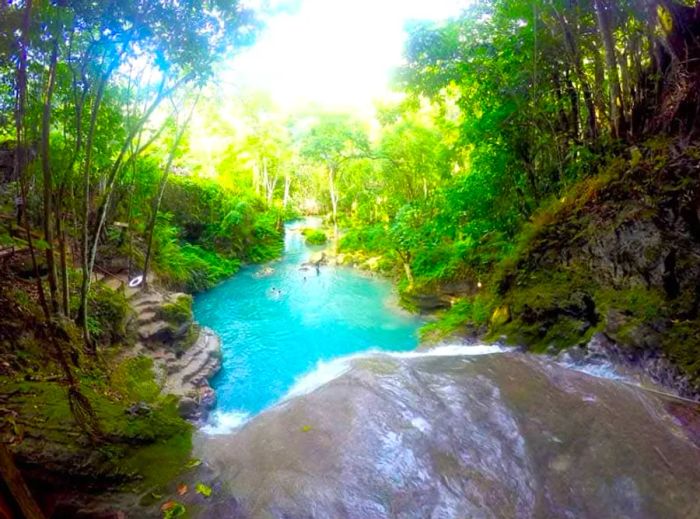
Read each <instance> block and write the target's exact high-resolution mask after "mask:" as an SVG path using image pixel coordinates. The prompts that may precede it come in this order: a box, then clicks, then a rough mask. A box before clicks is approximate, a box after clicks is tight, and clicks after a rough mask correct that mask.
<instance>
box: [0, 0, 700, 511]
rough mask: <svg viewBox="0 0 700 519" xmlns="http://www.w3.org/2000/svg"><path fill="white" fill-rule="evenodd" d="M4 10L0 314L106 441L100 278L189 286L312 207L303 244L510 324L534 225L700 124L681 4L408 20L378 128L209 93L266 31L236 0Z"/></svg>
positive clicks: (540, 4)
mask: <svg viewBox="0 0 700 519" xmlns="http://www.w3.org/2000/svg"><path fill="white" fill-rule="evenodd" d="M0 25H1V26H2V28H3V30H2V31H1V32H0V116H1V117H0V141H1V142H0V204H2V211H1V213H2V214H1V216H2V221H1V223H2V225H0V254H2V258H0V259H2V260H3V262H4V264H3V274H2V275H3V281H2V286H1V287H0V291H2V298H3V300H4V301H5V302H6V304H7V305H8V307H11V308H12V309H13V310H12V311H11V312H9V313H8V314H7V316H6V318H7V319H14V320H15V321H21V320H22V319H24V320H25V321H26V322H30V323H31V325H32V326H33V327H35V328H36V329H37V330H40V331H38V332H37V338H35V342H36V341H39V342H41V344H43V345H44V346H45V348H43V349H42V351H41V353H40V354H39V353H37V355H41V356H42V358H44V357H43V356H46V355H47V356H48V360H47V363H46V364H44V366H43V367H42V369H41V370H38V371H42V373H43V374H42V375H41V376H43V377H44V378H46V377H48V376H49V375H50V376H51V377H57V378H58V379H59V380H60V382H61V384H63V385H64V386H65V387H66V388H67V394H68V400H67V401H68V402H69V403H70V405H69V409H67V410H68V411H69V412H70V413H72V414H73V415H74V416H76V417H77V419H78V421H79V422H80V423H82V424H83V426H84V430H85V431H86V434H88V435H89V436H90V437H92V438H93V439H94V440H95V441H106V440H108V439H109V435H108V434H106V432H107V431H106V430H105V426H104V424H102V425H101V424H100V420H99V419H98V415H100V410H99V409H97V410H96V408H99V407H100V406H103V404H104V405H111V404H106V403H104V402H102V400H103V399H104V398H106V397H105V396H104V394H102V395H101V396H100V395H99V394H98V393H96V389H95V388H96V387H97V386H96V385H95V384H94V383H93V382H94V378H95V377H97V378H99V377H100V376H102V374H103V373H104V368H103V367H101V366H102V364H101V362H102V361H101V360H100V359H101V358H103V355H104V354H105V351H107V350H109V348H113V347H115V343H117V342H119V343H121V345H122V347H128V339H127V338H125V336H124V334H120V333H118V330H117V331H114V330H112V328H111V326H112V324H113V323H114V322H115V319H114V315H115V314H114V312H117V313H118V312H120V308H119V307H120V304H121V305H122V306H125V305H126V303H124V301H122V300H119V301H117V300H116V299H114V300H112V298H111V296H104V294H102V291H103V290H104V287H103V286H102V281H103V280H105V279H107V278H108V277H109V276H110V275H112V274H115V273H117V272H121V273H124V272H126V273H127V277H128V278H132V277H134V276H136V275H143V276H144V282H143V285H144V287H143V288H144V289H148V285H149V283H152V282H157V283H160V284H162V285H164V286H167V287H171V288H176V289H180V290H186V291H188V292H196V291H199V290H205V289H207V288H209V287H211V286H213V285H214V284H216V283H218V282H219V281H221V280H223V279H225V278H226V277H229V276H231V275H233V274H234V273H235V272H236V270H237V269H238V267H239V266H240V265H241V264H242V263H250V262H262V261H265V260H269V259H272V258H274V257H275V256H276V255H278V254H279V253H280V252H281V247H282V235H283V223H284V221H286V220H289V219H290V218H293V217H295V216H296V215H299V214H308V213H314V214H320V215H323V216H324V217H325V222H326V227H327V229H326V233H325V234H323V233H316V234H311V235H309V236H308V237H307V238H308V239H309V241H310V242H314V243H323V242H325V241H326V239H328V240H329V241H330V242H331V245H330V246H332V247H333V249H334V251H335V252H336V253H338V254H344V255H346V256H347V257H353V256H354V257H365V258H366V257H369V256H377V257H380V258H381V261H380V262H379V265H380V267H381V269H382V271H383V272H384V273H385V274H387V275H390V276H393V277H394V278H395V279H396V280H397V282H398V284H399V287H400V289H401V291H402V293H403V294H404V295H405V296H406V297H405V301H406V303H407V304H409V305H411V304H413V303H412V302H411V301H412V299H411V296H412V295H416V294H423V293H425V292H429V291H431V290H436V289H437V287H439V286H443V285H446V284H449V283H462V285H463V287H464V288H463V289H462V291H461V292H460V293H459V294H457V295H456V300H454V301H452V303H453V304H452V308H451V309H450V310H449V311H448V313H447V315H446V316H445V318H444V320H443V321H441V322H442V323H443V324H444V323H447V326H448V327H449V328H450V329H453V328H455V327H458V326H462V325H464V324H465V323H471V324H473V325H474V326H476V327H479V326H482V325H483V326H490V325H494V323H495V325H498V324H499V322H501V321H502V323H501V324H503V325H504V326H505V325H509V326H511V327H512V326H514V324H513V323H516V324H517V325H518V326H520V325H521V324H523V322H521V321H517V319H516V320H515V321H514V320H512V315H511V314H512V313H513V312H514V309H517V308H520V307H522V305H520V307H519V306H518V304H519V301H520V300H511V301H510V306H508V307H505V309H504V305H503V302H504V301H508V297H509V296H508V294H509V293H511V294H512V292H509V291H510V290H511V288H512V287H513V286H515V285H513V283H514V280H515V279H518V280H519V282H521V284H520V285H518V286H522V287H525V286H526V285H527V282H526V281H523V280H522V279H520V278H518V275H519V274H517V272H520V273H522V269H521V270H520V271H518V265H519V266H521V267H522V266H523V265H525V264H524V263H523V262H522V261H521V260H522V258H523V257H524V255H526V252H527V251H528V250H530V249H531V248H532V246H533V243H534V242H533V240H534V239H535V238H534V237H536V236H539V234H538V233H540V231H541V230H542V229H543V228H545V227H546V226H547V225H549V224H551V223H552V222H556V221H557V220H558V219H559V218H560V216H561V215H562V214H563V213H566V211H571V210H573V209H575V208H580V207H583V205H582V204H583V203H584V202H585V201H589V200H592V199H594V198H595V196H596V193H598V192H599V191H601V190H602V189H603V188H604V187H605V186H606V185H607V184H606V182H608V181H610V180H611V179H612V178H613V176H614V172H615V171H618V170H619V171H622V170H626V169H629V168H634V167H637V166H639V165H640V164H646V165H653V163H654V161H662V162H663V161H664V160H666V159H667V158H668V156H667V154H664V153H660V152H659V150H660V149H661V148H664V149H669V148H673V147H674V146H675V148H674V149H677V150H678V149H680V150H686V149H691V148H692V146H693V143H694V141H695V139H696V138H697V131H698V126H699V121H698V118H697V115H698V107H699V106H700V104H699V101H700V99H698V96H699V95H700V88H698V87H699V82H698V80H699V76H698V74H699V71H700V69H698V63H700V62H698V59H697V58H698V57H700V56H699V55H698V51H699V50H700V49H699V48H698V43H697V39H696V37H697V35H698V28H699V27H700V12H699V8H698V6H697V5H696V3H695V2H692V1H687V2H683V1H680V0H620V1H612V0H488V1H487V0H478V1H474V2H473V3H472V4H471V6H470V7H469V8H467V9H466V10H465V11H464V12H463V13H462V14H461V15H460V16H458V17H455V18H452V19H449V20H447V21H445V22H441V23H434V22H431V23H427V22H416V23H414V24H413V25H411V26H410V27H408V28H407V30H408V32H409V40H408V44H407V46H406V49H405V64H404V65H403V66H402V67H401V68H400V69H399V70H397V72H396V77H395V88H396V90H397V91H399V92H402V93H403V97H402V100H401V101H399V102H392V103H388V102H385V103H378V106H377V110H376V120H374V121H367V120H363V119H361V118H358V117H357V116H356V115H354V114H349V113H329V112H324V111H322V110H318V109H309V110H305V111H300V112H297V113H285V112H283V111H282V110H281V109H279V108H278V107H276V106H275V105H274V103H273V102H272V101H271V100H270V99H269V98H268V97H267V96H266V95H265V94H264V93H259V92H248V93H244V94H241V95H238V96H236V97H233V96H231V95H229V94H228V93H227V92H225V91H222V89H221V88H219V86H218V85H217V83H216V77H215V72H216V69H217V66H218V64H219V63H220V62H221V61H222V60H224V59H226V58H227V57H228V56H230V55H231V53H233V52H235V51H237V50H238V49H240V48H243V47H245V46H246V45H249V44H251V43H252V42H253V41H254V39H255V36H256V34H257V33H258V32H259V30H260V29H261V24H260V22H259V21H258V20H257V19H256V16H255V13H254V12H252V11H250V10H249V9H247V8H245V7H244V4H243V3H242V2H235V1H234V2H231V1H220V0H181V1H179V2H169V1H165V0H156V1H148V2H137V1H114V0H91V1H89V2H88V1H71V2H66V1H61V0H56V1H36V0H21V1H17V2H10V3H3V4H2V5H1V6H0ZM688 153H690V152H688ZM620 160H622V161H623V162H624V164H622V165H621V163H620ZM650 167H651V166H650ZM615 168H617V170H616V169H615ZM611 175H612V176H611ZM615 179H619V175H618V176H617V177H615ZM686 180H687V177H683V179H680V180H678V182H685V181H686ZM625 185H626V186H627V189H629V191H630V192H635V190H636V189H637V187H638V185H636V184H634V182H633V181H631V180H630V181H629V184H625ZM576 204H579V205H576ZM567 214H568V213H567ZM535 241H536V240H535ZM5 260H6V261H5ZM532 269H533V272H534V271H535V267H534V266H533V267H532ZM516 271H517V272H516ZM514 272H515V274H514ZM150 274H155V277H152V276H150ZM573 278H575V275H573V274H571V273H570V272H569V273H568V274H567V275H565V276H563V278H561V282H562V285H563V286H566V287H569V286H570V285H571V282H572V279H573ZM152 280H156V281H152ZM548 282H549V285H548V286H549V288H550V289H551V294H550V295H551V298H550V299H552V300H554V299H556V297H558V295H557V294H559V292H557V290H558V287H554V286H552V279H549V280H548ZM582 284H585V281H583V282H582ZM630 290H632V289H630ZM635 290H636V289H635ZM635 293H636V292H635ZM101 294H102V297H101ZM523 294H526V295H527V297H529V296H530V295H531V294H529V293H527V292H523ZM528 294H529V295H528ZM601 294H602V295H601ZM604 296H605V297H604ZM607 296H610V294H607ZM607 296H606V295H605V294H603V293H602V292H601V293H600V294H598V296H596V297H599V299H600V301H602V302H605V301H607V302H608V303H609V302H610V297H607ZM647 296H648V297H646V296H644V297H642V299H645V298H646V300H649V301H652V300H653V301H657V299H658V298H654V297H651V295H649V294H647ZM522 297H525V295H522ZM606 297H607V299H606ZM106 300H110V301H111V302H106ZM115 301H117V302H115ZM520 302H522V301H520ZM657 302H658V301H657ZM550 303H552V302H551V301H550ZM552 304H554V303H552ZM557 304H562V303H561V302H559V303H557ZM606 304H607V303H606ZM610 304H612V303H610ZM625 304H628V303H625ZM658 304H659V305H662V304H663V303H662V302H658ZM689 304H690V303H689ZM584 306H585V305H584ZM691 306H692V305H691ZM521 309H522V308H521ZM530 310H532V308H530ZM674 311H675V310H674ZM678 311H680V310H678ZM110 312H111V313H110ZM499 312H500V313H499ZM644 312H645V310H644V308H641V309H639V315H644ZM669 312H670V310H669ZM693 319H695V317H692V316H691V318H690V320H691V321H692V320H693ZM8 322H9V321H8ZM596 322H597V321H596ZM525 324H528V323H525ZM530 324H531V323H530ZM570 325H571V323H569V322H568V321H566V322H563V321H562V322H560V321H556V322H554V323H553V324H552V327H554V328H552V327H550V328H551V329H548V330H549V331H547V332H546V333H545V335H546V334H549V335H547V337H548V339H547V340H546V341H545V342H552V336H551V334H550V332H551V330H552V329H555V331H556V330H559V329H560V328H561V329H564V328H566V327H567V326H570ZM557 326H558V327H559V328H556V327H557ZM572 326H573V325H572ZM495 328H498V326H495ZM566 329H567V330H568V328H566ZM587 330H588V329H587ZM592 330H593V328H590V332H592ZM684 330H685V328H684ZM560 331H561V330H560ZM686 331H687V330H686ZM13 333H14V335H13ZM17 333H19V332H16V331H15V332H13V331H12V330H11V328H10V327H9V325H8V326H4V327H3V331H2V332H0V344H2V347H1V348H0V358H2V359H4V363H3V364H2V365H0V375H2V376H3V377H6V378H7V379H8V380H10V379H12V380H14V379H15V378H22V377H24V375H25V374H26V373H27V370H28V369H30V368H29V367H28V366H29V365H31V362H29V361H26V359H20V360H17V358H16V357H17V351H16V349H17V345H18V344H19V343H18V342H17ZM533 333H535V332H533ZM537 333H539V332H537ZM552 333H554V332H552ZM557 333H558V332H557ZM562 333H563V332H562ZM586 333H589V332H586ZM678 333H680V332H678ZM684 333H685V332H684ZM559 335H561V334H559ZM686 335H687V334H686ZM567 337H568V336H567ZM518 338H519V339H520V340H526V341H527V340H533V336H532V335H527V334H525V335H524V336H523V335H518ZM544 340H545V338H544V337H538V338H537V341H544ZM555 342H556V341H555ZM564 342H566V341H564ZM125 344H126V346H125ZM562 344H563V343H562ZM32 351H33V350H32ZM47 352H48V353H47ZM32 354H33V353H32ZM693 362H695V361H693ZM696 364H697V363H696ZM141 367H142V366H141ZM141 367H133V366H132V368H133V369H134V370H135V373H136V372H137V373H136V374H135V375H134V376H137V377H141V376H142V375H143V373H142V371H143V370H141ZM137 368H138V369H137ZM696 368H697V366H696ZM31 369H34V368H33V367H32V368H31ZM125 369H126V368H125ZM689 369H690V368H689ZM694 369H695V368H694ZM57 373H58V374H57ZM124 376H126V375H124ZM37 378H41V377H39V376H38V375H37ZM127 378H128V377H127ZM90 381H92V382H90ZM52 395H53V393H52ZM52 397H53V396H52ZM166 407H167V406H165V404H164V407H163V409H164V411H163V413H164V414H163V415H162V416H161V418H162V421H163V423H164V424H166V425H167V427H171V426H172V427H175V428H176V429H177V427H176V426H175V425H173V424H174V423H175V422H174V420H175V418H173V417H172V416H171V412H170V411H169V410H167V409H166ZM102 414H104V413H102ZM159 419H160V418H159ZM4 425H7V424H4ZM180 425H182V424H180ZM164 427H165V426H164ZM182 427H185V426H182ZM178 430H185V429H178ZM27 506H31V505H27Z"/></svg>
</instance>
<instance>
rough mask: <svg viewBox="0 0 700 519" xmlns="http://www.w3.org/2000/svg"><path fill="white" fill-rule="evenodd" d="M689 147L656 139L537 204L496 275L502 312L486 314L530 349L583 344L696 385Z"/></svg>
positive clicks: (699, 215)
mask: <svg viewBox="0 0 700 519" xmlns="http://www.w3.org/2000/svg"><path fill="white" fill-rule="evenodd" d="M699 173H700V149H699V148H698V147H694V146H690V147H680V146H679V145H677V144H674V143H670V142H665V141H660V142H655V143H651V144H649V145H647V146H646V147H644V148H642V149H641V150H640V149H637V148H633V149H631V150H630V152H629V156H628V158H625V159H622V158H621V159H616V160H613V161H612V162H611V164H610V165H609V167H608V168H607V169H606V170H604V171H602V172H601V173H600V174H599V175H598V176H595V177H592V178H591V179H589V180H587V181H584V182H582V183H581V184H580V185H579V186H577V188H576V189H575V190H574V191H573V192H572V193H570V194H569V195H568V196H567V198H566V199H563V200H561V201H559V202H558V203H557V204H556V205H555V206H554V207H553V208H550V209H549V210H548V211H544V212H543V213H542V214H540V215H538V216H537V218H536V220H535V222H534V223H533V224H532V226H531V228H530V229H526V231H525V233H526V234H527V233H529V238H528V239H527V240H525V241H524V242H523V243H522V246H521V248H520V250H519V251H518V253H517V255H516V259H515V261H513V262H512V263H511V264H510V265H508V266H506V267H505V268H504V269H503V270H502V272H501V273H500V277H499V278H498V290H497V292H498V298H499V299H500V300H502V301H503V302H505V304H506V305H507V307H508V308H509V310H510V314H511V315H512V319H510V320H509V321H508V322H506V323H503V324H500V325H496V324H494V323H492V326H491V328H490V335H491V337H496V338H498V337H504V338H506V339H507V340H510V341H511V342H517V343H519V344H524V345H527V346H528V347H530V348H531V349H535V350H538V351H558V350H560V349H561V348H564V347H570V346H583V345H585V344H586V343H588V342H589V341H590V340H591V338H592V337H594V336H596V334H602V336H598V337H597V342H596V345H595V347H594V349H595V350H596V352H598V353H600V348H601V345H602V344H603V345H607V346H606V348H605V349H606V350H607V351H608V353H609V355H610V357H611V358H614V359H616V360H622V361H623V362H625V363H627V364H631V365H634V364H637V365H639V366H643V367H644V369H645V370H646V371H648V372H649V373H651V374H652V375H653V377H654V378H655V379H657V380H659V381H661V382H664V383H666V384H670V385H672V386H673V387H675V388H676V389H677V390H678V391H679V392H680V393H682V394H685V395H689V396H692V395H698V394H700V339H699V337H700V320H699V310H700V174H699Z"/></svg>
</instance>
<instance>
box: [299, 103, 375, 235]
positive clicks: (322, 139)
mask: <svg viewBox="0 0 700 519" xmlns="http://www.w3.org/2000/svg"><path fill="white" fill-rule="evenodd" d="M301 154H302V156H304V157H306V158H307V159H309V160H311V161H315V162H317V163H320V164H323V166H324V167H325V169H326V174H327V182H328V184H327V185H328V194H329V197H330V203H331V214H332V219H333V232H334V236H335V243H336V246H337V242H338V200H339V198H340V193H339V192H338V185H337V184H338V177H339V176H340V175H342V173H343V169H344V167H345V166H346V164H347V163H348V162H349V161H352V160H357V159H360V158H366V157H368V156H369V140H368V138H367V133H366V132H365V130H364V128H363V127H362V125H361V124H359V123H358V122H357V121H354V120H353V119H352V118H351V117H350V116H347V115H343V114H322V115H320V116H319V117H318V120H317V122H316V123H315V124H314V125H313V126H312V127H311V129H310V130H309V132H308V134H307V135H306V137H305V138H304V141H303V144H302V149H301Z"/></svg>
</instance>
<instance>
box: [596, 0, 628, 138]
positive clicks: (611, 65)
mask: <svg viewBox="0 0 700 519" xmlns="http://www.w3.org/2000/svg"><path fill="white" fill-rule="evenodd" d="M593 3H594V6H595V11H596V15H597V18H598V30H599V31H600V35H601V39H602V40H603V47H604V48H605V60H606V63H607V69H608V83H609V84H610V119H611V121H612V131H613V134H614V135H615V137H617V138H621V137H622V136H623V135H622V134H623V133H624V101H623V99H622V91H621V88H620V76H619V74H618V71H617V55H616V53H615V40H614V37H613V34H612V29H611V27H610V16H609V11H610V7H609V5H608V4H607V3H606V2H604V1H603V0H594V1H593Z"/></svg>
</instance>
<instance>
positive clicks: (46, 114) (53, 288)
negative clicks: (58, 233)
mask: <svg viewBox="0 0 700 519" xmlns="http://www.w3.org/2000/svg"><path fill="white" fill-rule="evenodd" d="M57 61H58V40H54V42H53V48H52V50H51V61H50V63H49V78H48V83H47V87H46V95H45V97H44V107H43V113H42V118H41V169H42V172H43V176H44V240H45V241H46V266H47V268H48V278H49V297H50V299H51V311H52V312H54V313H56V312H58V283H57V282H56V264H55V261H54V258H55V256H54V250H53V247H54V240H53V227H52V225H51V218H52V217H53V214H52V211H51V202H52V198H53V178H52V175H51V163H50V157H49V151H50V148H51V145H50V138H51V101H52V97H53V91H54V86H55V84H56V63H57Z"/></svg>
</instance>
